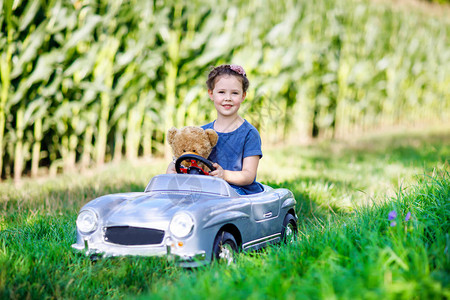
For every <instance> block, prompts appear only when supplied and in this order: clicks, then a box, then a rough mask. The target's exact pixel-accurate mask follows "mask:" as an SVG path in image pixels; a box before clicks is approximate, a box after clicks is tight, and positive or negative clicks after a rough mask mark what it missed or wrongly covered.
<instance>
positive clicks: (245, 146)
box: [202, 120, 264, 194]
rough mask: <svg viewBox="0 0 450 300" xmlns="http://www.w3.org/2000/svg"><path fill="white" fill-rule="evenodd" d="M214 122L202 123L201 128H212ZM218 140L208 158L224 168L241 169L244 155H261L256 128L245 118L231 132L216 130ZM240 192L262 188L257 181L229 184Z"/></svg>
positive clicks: (249, 191) (256, 191) (253, 191)
mask: <svg viewBox="0 0 450 300" xmlns="http://www.w3.org/2000/svg"><path fill="white" fill-rule="evenodd" d="M214 122H215V121H213V122H211V123H208V124H206V125H203V126H202V128H203V129H214ZM217 134H218V135H219V140H218V141H217V145H216V146H215V147H214V148H213V149H212V152H211V154H210V155H209V157H208V159H209V160H210V161H212V162H216V163H218V164H219V165H220V166H221V167H222V168H223V169H224V170H230V171H242V163H243V160H244V158H245V157H247V156H253V155H259V156H260V158H261V157H262V151H261V138H260V136H259V133H258V130H257V129H256V128H255V127H254V126H253V125H252V124H250V123H249V122H247V120H244V123H242V125H241V126H239V128H237V129H236V130H234V131H232V132H217ZM230 185H231V186H232V187H233V188H235V189H236V191H237V192H238V193H240V194H254V193H259V192H262V191H263V190H264V189H263V187H262V185H261V184H260V183H259V182H256V181H253V183H251V184H249V185H244V186H236V185H233V184H230Z"/></svg>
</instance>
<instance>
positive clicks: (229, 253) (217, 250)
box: [213, 231, 237, 265]
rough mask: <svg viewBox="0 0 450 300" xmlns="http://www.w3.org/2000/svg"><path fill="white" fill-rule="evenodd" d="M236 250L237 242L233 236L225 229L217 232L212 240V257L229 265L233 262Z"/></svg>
mask: <svg viewBox="0 0 450 300" xmlns="http://www.w3.org/2000/svg"><path fill="white" fill-rule="evenodd" d="M236 252H237V243H236V239H235V238H234V236H233V235H232V234H231V233H229V232H226V231H221V232H219V233H218V234H217V236H216V239H215V240H214V246H213V259H215V260H217V261H218V262H224V263H227V264H228V265H229V264H231V263H233V262H234V255H235V253H236Z"/></svg>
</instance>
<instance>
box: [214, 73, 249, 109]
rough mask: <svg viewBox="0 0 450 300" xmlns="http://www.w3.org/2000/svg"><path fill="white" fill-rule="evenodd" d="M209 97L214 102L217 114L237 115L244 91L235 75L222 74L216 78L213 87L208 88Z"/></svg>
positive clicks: (243, 97)
mask: <svg viewBox="0 0 450 300" xmlns="http://www.w3.org/2000/svg"><path fill="white" fill-rule="evenodd" d="M208 94H209V98H210V99H211V100H212V101H213V102H214V106H215V108H216V110H217V115H218V116H222V117H230V116H234V115H237V113H238V110H239V108H240V107H241V103H242V101H244V99H245V96H246V93H245V92H244V91H243V89H242V82H241V80H240V79H239V78H238V77H237V76H232V75H222V76H220V77H218V78H217V79H216V82H215V85H214V89H213V90H208Z"/></svg>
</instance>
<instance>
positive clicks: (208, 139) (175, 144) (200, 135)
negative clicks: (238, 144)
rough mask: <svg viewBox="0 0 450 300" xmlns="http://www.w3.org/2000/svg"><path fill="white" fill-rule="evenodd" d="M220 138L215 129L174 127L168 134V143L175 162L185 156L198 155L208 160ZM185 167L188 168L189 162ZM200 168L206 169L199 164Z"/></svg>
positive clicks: (185, 163)
mask: <svg viewBox="0 0 450 300" xmlns="http://www.w3.org/2000/svg"><path fill="white" fill-rule="evenodd" d="M218 139H219V136H218V135H217V133H216V132H215V131H214V130H213V129H206V130H205V129H203V128H200V127H196V126H185V127H183V128H181V129H177V128H175V127H172V128H170V129H169V130H168V132H167V141H168V142H169V145H170V147H172V152H173V155H174V160H175V159H177V158H178V157H180V156H181V155H183V154H187V153H189V154H196V155H199V156H201V157H204V158H206V159H207V158H208V156H209V154H211V151H212V149H213V147H214V146H215V145H216V144H217V141H218ZM183 165H184V166H185V167H188V166H189V165H190V163H189V162H184V163H183ZM199 167H201V168H202V169H204V167H205V166H204V165H203V164H201V163H199Z"/></svg>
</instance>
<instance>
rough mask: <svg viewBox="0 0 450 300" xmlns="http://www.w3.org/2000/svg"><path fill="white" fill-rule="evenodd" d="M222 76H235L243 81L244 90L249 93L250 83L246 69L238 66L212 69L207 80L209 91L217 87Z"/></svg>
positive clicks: (221, 66) (223, 66)
mask: <svg viewBox="0 0 450 300" xmlns="http://www.w3.org/2000/svg"><path fill="white" fill-rule="evenodd" d="M222 75H233V76H237V77H239V78H240V79H241V82H242V90H243V91H244V93H245V92H247V89H248V86H249V85H250V82H249V81H248V79H247V74H245V71H244V69H243V68H242V67H241V66H238V65H220V66H218V67H212V70H211V72H209V75H208V80H206V86H207V87H208V89H209V90H213V89H214V86H215V85H216V79H217V78H218V77H219V76H222Z"/></svg>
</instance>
